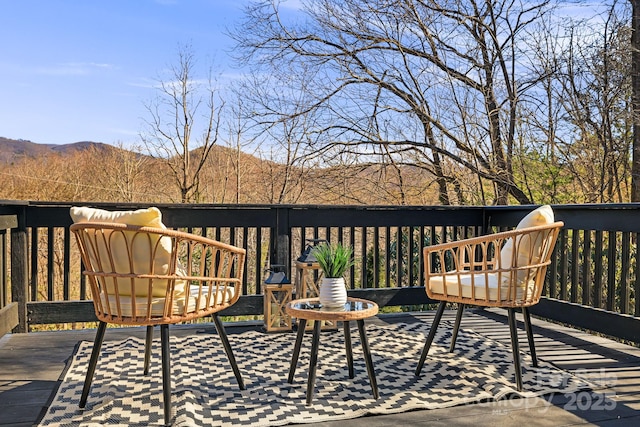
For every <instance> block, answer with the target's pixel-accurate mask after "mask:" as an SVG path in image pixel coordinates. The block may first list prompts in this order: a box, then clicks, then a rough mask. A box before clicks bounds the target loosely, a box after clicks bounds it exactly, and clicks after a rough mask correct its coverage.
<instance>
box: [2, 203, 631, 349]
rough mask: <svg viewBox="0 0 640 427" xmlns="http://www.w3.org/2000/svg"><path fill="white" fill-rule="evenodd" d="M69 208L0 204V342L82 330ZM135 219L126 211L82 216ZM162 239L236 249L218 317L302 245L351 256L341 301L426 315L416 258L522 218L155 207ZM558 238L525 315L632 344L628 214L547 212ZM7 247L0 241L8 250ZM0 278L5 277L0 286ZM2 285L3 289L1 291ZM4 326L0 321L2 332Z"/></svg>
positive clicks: (256, 300)
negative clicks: (237, 259)
mask: <svg viewBox="0 0 640 427" xmlns="http://www.w3.org/2000/svg"><path fill="white" fill-rule="evenodd" d="M71 206H72V205H71V204H68V203H67V204H65V203H53V202H52V203H43V202H10V201H9V202H0V218H13V221H14V222H6V223H2V222H0V227H4V228H3V229H10V231H5V232H3V234H1V235H0V238H1V247H0V257H1V259H0V269H1V271H2V279H0V287H1V288H0V291H1V295H0V310H1V311H0V335H1V334H2V333H4V332H6V331H7V330H11V329H14V330H15V331H19V332H26V331H28V330H29V329H30V328H31V327H33V326H35V325H50V324H60V323H74V322H90V321H94V320H95V317H94V315H93V308H92V305H91V303H90V302H89V301H87V300H86V299H87V296H88V295H87V287H86V283H85V282H84V279H83V278H82V275H81V273H80V260H79V257H78V254H77V251H76V248H75V245H74V244H73V242H72V240H71V239H70V234H69V225H70V224H71V218H70V217H69V208H70V207H71ZM91 206H94V207H102V208H105V209H113V210H116V209H135V208H139V207H141V206H140V205H137V204H105V203H101V204H91ZM157 206H158V207H159V208H160V210H161V211H162V214H163V221H164V223H165V224H166V225H167V226H168V227H171V228H177V229H182V230H185V231H189V232H194V233H199V234H205V235H207V236H209V237H213V238H215V239H218V240H221V241H224V242H227V243H231V244H234V245H237V246H241V247H244V248H246V249H247V252H248V258H247V259H248V261H247V265H246V271H245V281H244V284H243V297H242V298H241V300H240V301H239V302H238V303H237V304H235V305H234V306H233V307H232V308H230V309H229V310H227V311H226V312H225V313H224V314H226V315H230V316H241V315H261V314H262V282H263V280H264V278H265V277H266V275H265V270H266V268H268V266H269V264H270V263H273V264H283V265H286V266H287V271H288V272H289V275H290V277H293V274H294V269H293V261H294V260H295V259H296V258H297V257H298V256H300V254H301V253H302V252H303V251H304V249H305V243H306V239H317V238H323V239H327V240H330V241H343V242H345V243H347V244H350V245H351V246H353V247H354V249H355V254H356V264H355V266H354V267H353V268H352V269H351V270H350V271H349V274H348V277H347V282H348V285H349V287H350V293H351V294H354V295H358V296H362V297H365V298H370V299H373V300H375V301H377V302H378V303H379V304H380V305H381V306H411V307H415V306H418V305H421V304H429V303H431V301H430V300H429V299H428V298H427V296H426V294H425V292H424V288H423V287H422V284H423V279H424V276H423V271H422V253H421V252H422V251H421V248H422V247H423V246H425V245H429V244H432V243H435V242H442V241H450V240H455V239H458V238H463V237H468V236H473V235H478V234H484V233H487V232H492V231H497V230H501V229H508V228H511V227H513V226H515V225H516V224H517V223H518V221H519V220H520V219H521V218H522V217H523V216H524V215H525V214H526V213H527V212H529V211H530V210H531V209H532V208H533V207H532V206H495V207H494V206H492V207H440V206H438V207H433V206H425V207H422V206H410V207H405V206H307V205H302V206H301V205H225V206H220V205H157ZM554 211H555V213H556V218H557V219H559V220H562V221H564V222H565V228H564V229H563V230H562V232H561V236H560V238H559V241H558V245H557V247H556V251H555V254H554V257H553V264H552V265H551V268H550V269H549V277H548V280H547V285H546V292H545V294H546V298H544V300H543V301H542V302H541V303H540V304H538V305H537V306H535V307H534V308H533V309H532V312H533V313H534V314H537V315H540V316H542V317H545V318H549V319H554V320H558V321H562V322H565V323H568V324H571V325H574V326H578V327H581V328H586V329H590V330H594V331H598V332H601V333H604V334H607V335H611V336H614V337H618V338H622V339H626V340H631V341H635V342H640V327H639V326H640V319H639V316H640V299H639V298H637V295H638V292H639V291H640V277H639V275H638V274H637V271H638V270H639V268H638V267H639V266H640V257H638V256H637V251H636V249H637V246H636V243H637V239H638V233H640V222H639V221H638V219H639V218H640V204H606V205H558V206H554ZM9 237H10V238H9ZM9 274H10V276H9ZM9 278H10V280H9ZM3 319H4V320H3Z"/></svg>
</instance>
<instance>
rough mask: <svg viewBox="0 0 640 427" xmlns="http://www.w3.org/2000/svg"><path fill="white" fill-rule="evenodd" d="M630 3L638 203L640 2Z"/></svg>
mask: <svg viewBox="0 0 640 427" xmlns="http://www.w3.org/2000/svg"><path fill="white" fill-rule="evenodd" d="M629 2H630V3H631V40H630V42H631V43H630V44H631V49H630V50H631V81H632V82H631V87H632V99H631V108H632V112H633V115H632V118H633V119H632V120H633V151H632V164H631V201H632V202H640V1H639V0H629Z"/></svg>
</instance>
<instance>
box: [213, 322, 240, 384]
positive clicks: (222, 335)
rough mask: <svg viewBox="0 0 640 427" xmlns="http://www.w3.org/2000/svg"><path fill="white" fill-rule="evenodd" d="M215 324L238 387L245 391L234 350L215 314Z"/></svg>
mask: <svg viewBox="0 0 640 427" xmlns="http://www.w3.org/2000/svg"><path fill="white" fill-rule="evenodd" d="M212 317H213V323H214V324H215V325H216V330H217V331H218V335H219V336H220V340H222V346H223V347H224V352H225V353H226V354H227V359H229V363H231V368H232V369H233V373H234V375H235V376H236V380H237V381H238V386H239V387H240V390H244V389H245V386H244V381H243V380H242V375H241V374H240V369H238V363H237V362H236V358H235V356H234V355H233V350H232V349H231V344H229V338H227V332H226V331H225V330H224V326H223V325H222V322H221V321H220V319H219V318H218V314H217V313H214V314H213V315H212Z"/></svg>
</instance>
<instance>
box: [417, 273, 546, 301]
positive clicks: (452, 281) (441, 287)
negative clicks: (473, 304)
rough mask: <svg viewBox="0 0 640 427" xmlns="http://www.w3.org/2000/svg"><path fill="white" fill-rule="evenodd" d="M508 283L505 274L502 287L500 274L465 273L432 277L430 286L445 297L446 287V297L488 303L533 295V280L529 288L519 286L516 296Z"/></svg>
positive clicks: (431, 289)
mask: <svg viewBox="0 0 640 427" xmlns="http://www.w3.org/2000/svg"><path fill="white" fill-rule="evenodd" d="M508 281H509V277H508V275H505V274H504V273H503V274H502V286H500V285H499V281H498V273H488V274H484V273H482V274H479V273H478V274H472V273H464V274H449V275H445V276H442V275H435V276H430V277H429V283H428V286H429V290H430V291H431V292H432V293H434V294H439V295H445V285H446V291H447V292H446V295H449V296H457V297H463V298H477V299H483V300H488V301H505V300H513V299H516V300H521V299H523V298H526V297H530V296H531V295H532V292H533V287H534V281H533V280H529V283H528V284H527V286H524V285H523V286H518V287H517V288H516V292H515V293H516V295H515V296H514V295H509V288H508ZM474 288H475V289H474ZM525 291H526V292H525ZM474 292H475V293H474Z"/></svg>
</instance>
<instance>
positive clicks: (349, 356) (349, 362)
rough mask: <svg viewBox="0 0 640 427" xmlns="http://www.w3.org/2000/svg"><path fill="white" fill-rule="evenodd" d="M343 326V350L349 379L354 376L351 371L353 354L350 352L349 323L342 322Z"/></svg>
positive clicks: (346, 321)
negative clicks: (345, 353)
mask: <svg viewBox="0 0 640 427" xmlns="http://www.w3.org/2000/svg"><path fill="white" fill-rule="evenodd" d="M342 324H343V326H344V349H345V351H346V352H347V366H348V367H349V378H353V377H354V376H355V374H354V371H353V352H352V351H351V329H350V327H349V321H348V320H345V321H344V322H342Z"/></svg>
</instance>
